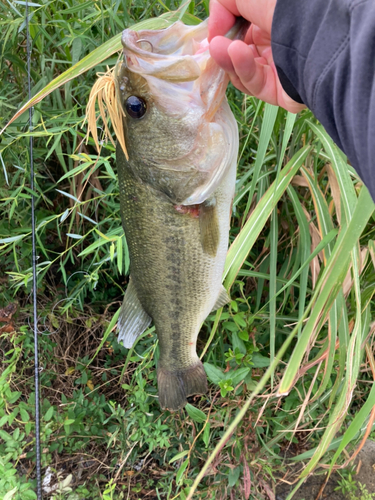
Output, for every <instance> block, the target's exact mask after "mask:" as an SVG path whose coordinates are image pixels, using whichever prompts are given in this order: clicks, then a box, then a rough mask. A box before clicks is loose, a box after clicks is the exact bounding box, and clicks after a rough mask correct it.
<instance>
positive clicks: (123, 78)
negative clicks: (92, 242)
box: [116, 22, 238, 410]
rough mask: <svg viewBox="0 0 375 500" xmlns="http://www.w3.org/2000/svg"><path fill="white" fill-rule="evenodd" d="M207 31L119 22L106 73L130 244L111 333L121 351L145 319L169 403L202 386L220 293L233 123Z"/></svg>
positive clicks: (162, 398)
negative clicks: (112, 73)
mask: <svg viewBox="0 0 375 500" xmlns="http://www.w3.org/2000/svg"><path fill="white" fill-rule="evenodd" d="M237 31H238V30H237ZM206 37H207V23H206V22H203V23H202V24H200V25H199V26H185V25H184V24H183V23H181V22H177V23H175V24H173V25H172V26H170V27H169V28H167V29H165V30H159V31H138V32H135V31H132V30H126V31H124V33H123V36H122V44H123V47H124V62H123V63H122V64H121V65H120V67H119V70H118V71H117V74H116V92H117V98H118V101H119V102H120V105H121V106H122V108H123V110H124V116H125V117H124V131H125V132H124V133H125V143H126V146H127V149H128V153H129V157H128V159H126V156H125V154H124V151H123V149H122V147H121V146H120V144H119V142H118V143H117V148H116V159H117V166H118V176H119V186H120V207H121V217H122V222H123V227H124V231H125V235H126V239H127V242H128V246H129V253H130V280H129V284H128V287H127V290H126V293H125V297H124V302H123V305H122V308H121V311H120V316H119V321H118V332H119V334H118V338H119V341H122V342H123V344H124V346H125V347H128V348H130V347H131V346H132V345H133V344H134V342H135V340H136V339H137V337H138V336H139V335H140V334H142V333H143V332H144V331H145V330H146V328H147V327H148V326H149V325H150V323H151V322H152V321H153V322H154V324H155V328H156V333H157V336H158V339H159V347H160V357H159V360H158V367H157V379H158V391H159V402H160V405H161V407H162V408H168V409H170V410H177V409H179V408H182V407H183V406H184V405H185V404H186V403H187V399H186V398H187V396H190V395H193V394H203V393H205V392H206V391H207V379H206V374H205V371H204V368H203V365H202V363H201V361H200V359H199V358H198V356H197V352H196V342H197V337H198V333H199V330H200V328H201V324H202V322H203V321H204V320H205V318H206V317H207V316H208V314H210V312H211V311H213V310H215V309H217V308H219V307H221V306H223V305H224V304H225V303H227V302H228V301H229V297H228V295H227V292H226V290H225V289H224V287H223V286H222V274H223V269H224V262H225V257H226V252H227V247H228V234H229V223H230V215H231V206H232V202H233V196H234V187H235V179H236V160H237V151H238V130H237V124H236V121H235V119H234V116H233V114H232V112H231V110H230V108H229V106H228V103H227V101H226V97H225V90H226V87H227V84H228V77H227V75H226V74H225V72H224V71H223V70H221V69H220V68H219V67H218V66H217V65H216V63H215V62H214V60H213V59H212V58H211V57H210V55H209V51H208V44H207V41H206Z"/></svg>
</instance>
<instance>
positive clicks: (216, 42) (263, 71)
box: [208, 0, 306, 113]
mask: <svg viewBox="0 0 375 500" xmlns="http://www.w3.org/2000/svg"><path fill="white" fill-rule="evenodd" d="M275 6H276V0H211V1H210V17H209V20H208V41H209V42H210V54H211V56H212V57H213V58H214V59H215V61H216V62H217V63H218V64H219V66H221V67H222V68H223V69H224V70H225V71H227V73H228V74H229V76H230V79H231V81H232V83H233V85H234V86H235V87H237V88H238V89H239V90H241V91H242V92H245V93H246V94H249V95H253V96H255V97H257V98H259V99H261V100H263V101H265V102H268V103H270V104H274V105H276V106H281V107H282V108H285V109H286V110H288V111H291V112H292V113H298V112H299V111H301V110H302V109H304V108H305V107H306V106H304V105H303V104H300V103H298V102H295V101H293V99H291V98H290V97H289V96H288V94H287V93H286V92H285V90H284V89H283V87H282V85H281V83H280V80H279V77H278V74H277V70H276V67H275V64H274V62H273V57H272V48H271V28H272V19H273V14H274V11H275ZM238 16H242V17H244V18H245V19H247V20H248V21H250V22H251V25H250V28H249V30H248V32H247V34H246V36H245V39H244V41H241V40H234V41H232V40H228V39H227V38H225V37H224V36H223V35H225V33H227V32H228V31H229V29H230V28H231V27H232V26H233V25H234V23H235V20H236V17H238Z"/></svg>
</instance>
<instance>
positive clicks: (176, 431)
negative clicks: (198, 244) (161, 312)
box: [0, 0, 375, 500]
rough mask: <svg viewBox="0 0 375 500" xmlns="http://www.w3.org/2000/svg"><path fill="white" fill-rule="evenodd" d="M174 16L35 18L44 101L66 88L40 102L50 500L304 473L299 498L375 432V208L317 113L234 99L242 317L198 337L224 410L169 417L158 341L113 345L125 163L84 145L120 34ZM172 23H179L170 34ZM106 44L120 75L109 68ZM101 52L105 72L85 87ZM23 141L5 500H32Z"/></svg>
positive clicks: (5, 392) (8, 160)
mask: <svg viewBox="0 0 375 500" xmlns="http://www.w3.org/2000/svg"><path fill="white" fill-rule="evenodd" d="M21 7H22V6H21V5H17V6H15V5H14V4H13V3H12V7H11V8H10V9H9V8H8V7H6V8H5V6H4V5H3V4H1V5H0V23H1V25H2V27H3V30H2V32H1V35H0V46H1V54H2V56H1V57H2V63H3V64H2V65H1V69H0V72H1V74H0V81H1V83H0V85H1V92H0V95H1V96H2V97H1V99H0V116H2V117H3V120H4V121H3V123H2V124H1V126H4V125H5V123H6V122H7V121H8V119H10V118H11V116H12V115H13V114H14V112H15V111H16V109H17V108H18V107H19V106H20V103H22V102H25V100H26V94H25V92H26V89H25V54H24V50H23V48H24V44H25V40H24V34H23V33H24V32H23V29H21V30H19V28H20V27H21V26H22V23H23V14H24V12H23V11H22V10H21ZM177 7H178V5H177V4H174V3H173V2H167V3H165V4H161V3H158V4H155V3H146V4H145V3H144V2H143V3H142V2H135V3H134V2H133V3H131V4H130V3H128V2H119V1H113V2H110V3H108V4H104V3H103V4H100V3H90V4H88V3H87V2H84V1H81V0H79V1H78V2H77V1H76V2H73V1H72V0H66V1H57V2H49V3H48V2H42V3H41V4H40V7H33V8H32V17H31V34H32V38H33V59H32V71H33V72H32V76H33V81H34V87H33V95H38V92H39V91H41V89H43V88H45V87H46V85H48V84H49V83H50V82H51V81H53V79H54V78H56V77H57V78H60V79H61V80H60V84H61V81H63V82H64V83H63V84H62V86H59V85H57V86H55V87H53V88H54V89H53V90H52V91H51V92H49V91H50V90H51V89H52V87H49V88H47V90H48V91H47V90H46V91H45V92H44V93H45V94H48V95H46V97H45V98H44V99H43V100H40V101H39V102H36V104H35V111H34V118H33V120H34V130H33V132H32V134H33V136H34V141H35V149H34V158H35V167H36V185H35V192H36V201H37V203H36V204H37V212H36V214H37V245H38V256H39V258H38V261H37V270H38V307H39V311H40V316H41V317H40V319H39V323H38V327H39V330H40V332H41V334H40V357H41V367H42V372H41V374H40V376H41V386H42V394H41V398H42V399H41V414H42V422H41V424H42V449H43V453H42V461H43V462H42V466H43V473H44V475H45V474H46V473H47V471H48V470H49V471H50V472H51V473H52V474H53V476H52V480H51V481H50V486H51V487H53V486H56V489H55V490H53V491H50V492H49V493H46V495H47V496H48V495H49V496H50V497H55V498H70V500H73V499H74V500H75V499H79V498H99V497H100V496H102V497H103V498H114V499H121V498H129V499H138V498H142V499H143V498H158V499H164V498H165V499H169V500H172V499H173V498H175V499H177V498H180V499H182V500H186V498H188V497H189V495H193V491H194V488H195V486H194V483H196V485H197V486H198V487H197V489H196V490H195V493H194V498H202V499H209V498H216V499H221V498H231V497H232V498H236V499H238V498H245V499H249V498H252V499H267V498H272V490H273V488H274V486H275V484H276V483H277V481H278V480H280V478H282V477H284V473H285V470H286V469H285V464H284V460H285V456H293V457H294V459H295V460H297V461H301V462H302V463H303V464H305V468H304V472H303V473H302V479H303V477H304V476H305V475H308V474H309V473H310V472H311V471H312V470H314V468H316V467H323V468H326V469H327V468H328V469H330V468H335V467H341V466H342V465H345V463H344V459H343V458H342V454H341V455H340V453H341V452H342V450H343V449H345V452H346V453H348V454H349V456H350V454H351V453H353V448H354V447H355V446H356V445H357V444H358V443H359V442H360V439H362V438H363V436H366V435H367V434H368V433H369V432H371V430H372V428H373V410H372V409H373V406H374V404H375V394H374V392H375V391H374V390H373V380H374V377H375V369H374V367H375V360H374V355H373V352H374V348H373V346H374V324H373V319H372V318H373V307H374V300H373V294H374V289H375V287H374V278H375V271H374V264H375V245H374V232H375V224H374V222H375V220H374V216H373V205H371V203H372V202H371V201H370V199H369V197H368V196H367V195H366V191H365V190H364V188H363V186H362V184H361V182H360V180H359V179H358V177H357V176H356V174H355V172H354V171H353V170H352V168H351V167H350V165H348V163H347V161H346V159H345V158H344V156H343V155H342V153H341V152H340V151H339V150H338V149H337V148H336V147H335V146H334V145H333V143H332V141H331V140H330V139H329V138H328V136H327V135H326V133H325V132H324V130H323V129H322V128H321V127H320V126H319V125H318V124H317V122H316V121H315V119H314V118H313V117H312V115H311V113H310V112H308V111H305V112H303V113H301V114H300V115H298V116H297V117H296V116H294V115H290V114H288V113H286V112H285V111H283V110H280V109H277V108H275V107H273V106H270V105H264V104H263V103H260V102H258V101H257V100H256V99H254V98H253V97H248V96H243V95H242V94H241V93H240V92H238V91H237V90H236V89H234V88H232V87H231V88H230V89H229V91H228V98H229V102H230V105H231V107H232V109H233V112H234V113H235V115H236V118H237V120H238V123H239V126H240V139H241V146H240V154H239V163H238V180H237V188H236V196H235V200H234V210H233V217H232V229H231V234H230V243H231V247H230V250H229V253H228V259H227V263H226V270H225V278H224V283H225V285H226V286H227V288H228V289H230V293H231V297H232V302H231V303H230V304H229V305H228V306H227V307H226V308H224V310H220V311H218V312H216V313H215V314H212V315H211V316H209V317H208V319H207V321H206V322H205V324H204V326H203V329H202V332H201V336H200V344H199V345H198V348H199V351H200V353H201V355H202V358H203V361H204V363H205V369H206V371H207V374H208V378H209V380H210V392H209V394H208V395H207V396H206V397H203V398H192V399H191V400H190V404H189V405H188V406H187V407H186V408H185V409H184V410H182V411H181V412H178V413H174V414H171V413H170V412H168V411H164V412H162V411H161V410H160V408H159V405H158V402H157V398H156V395H157V387H156V378H155V363H156V361H157V358H158V347H157V344H156V343H155V334H154V331H153V329H149V330H148V331H147V332H146V333H145V334H144V336H143V337H142V339H141V341H140V342H139V343H138V344H137V345H136V346H135V348H134V349H131V350H127V349H125V348H124V347H123V346H121V345H119V344H118V343H117V341H116V338H115V335H114V333H113V329H114V326H115V323H116V315H117V314H118V308H119V306H120V305H121V302H122V298H123V294H124V291H125V289H126V286H127V283H128V276H127V273H128V268H129V255H128V250H127V243H126V240H125V238H124V235H123V231H122V227H121V221H120V218H119V197H118V185H117V176H116V165H115V158H114V147H113V144H112V143H110V142H109V143H103V144H102V146H101V152H100V156H99V157H98V156H97V152H96V150H95V141H93V140H92V139H89V140H88V142H87V144H85V142H84V137H85V134H86V130H85V129H82V125H83V122H84V117H85V106H86V103H87V102H88V98H89V93H90V90H91V89H92V88H93V85H94V83H95V80H96V74H97V73H98V72H99V73H106V71H107V66H109V67H113V66H114V65H115V64H116V62H117V59H118V58H117V54H116V50H115V48H116V47H119V45H116V44H119V40H118V34H119V33H120V32H121V31H122V30H123V29H125V28H126V27H128V26H129V25H131V24H133V23H134V22H139V21H142V22H149V21H148V19H149V18H151V17H154V16H158V15H160V14H162V13H163V12H164V11H165V10H168V9H169V10H171V11H172V10H174V9H176V8H177ZM207 9H208V6H207V2H204V3H200V4H197V5H195V4H194V2H192V3H190V5H189V8H188V10H187V11H186V13H185V16H187V17H186V18H185V19H187V20H190V21H191V22H195V18H194V17H193V13H195V14H197V15H198V16H200V17H201V18H203V17H205V16H206V15H207ZM167 15H168V16H169V17H164V21H163V22H164V23H165V22H166V21H165V19H171V18H172V17H173V16H174V14H168V13H167ZM111 37H115V38H114V39H113V40H112V38H111ZM116 37H117V38H116ZM104 43H107V44H109V45H111V46H112V48H113V52H112V53H111V55H110V56H108V52H106V51H105V50H103V52H102V53H101V52H100V51H101V50H102V44H104ZM106 47H108V45H107V46H106ZM94 50H97V52H95V61H94V63H93V62H92V61H91V62H90V63H88V62H87V60H86V62H82V63H80V64H81V66H80V67H79V68H78V69H77V68H76V69H75V70H74V71H72V67H73V66H74V64H76V63H78V61H80V60H82V59H83V58H84V57H85V56H88V55H90V54H92V53H93V51H94ZM98 54H99V55H98ZM100 54H102V55H101V56H100ZM104 54H106V55H104ZM84 70H86V72H85V73H83V71H84ZM66 71H68V72H69V71H70V73H68V74H66V73H64V72H66ZM74 72H76V75H77V76H76V78H75V79H70V77H71V76H72V73H74ZM40 75H42V76H40ZM64 75H65V76H64ZM109 80H111V77H109ZM102 81H104V80H102ZM109 85H112V84H111V83H110V81H109ZM92 109H93V108H92ZM90 116H91V118H90V122H91V123H92V124H93V125H92V127H94V129H95V125H94V124H95V123H96V122H95V119H94V118H95V117H94V116H93V114H92V113H91V115H90ZM27 130H28V129H27V123H26V115H25V114H24V115H21V116H19V117H18V118H17V119H16V120H15V121H14V122H13V123H12V125H10V126H9V127H8V128H7V129H6V130H5V132H4V133H3V134H2V135H1V143H0V154H1V168H0V206H1V211H2V214H3V217H2V218H1V221H0V256H1V259H0V310H1V314H0V321H1V322H0V335H1V337H0V348H1V353H2V355H1V375H0V437H1V442H0V497H5V498H6V495H8V497H7V500H9V499H11V498H14V499H21V498H22V499H27V498H30V499H32V498H36V497H35V493H34V489H35V454H34V453H35V452H34V447H33V446H34V440H35V436H34V432H35V428H34V420H35V415H34V400H35V394H34V393H33V380H32V376H33V344H32V335H31V328H30V324H29V318H30V315H31V304H30V290H31V258H32V256H31V241H30V185H29V157H28V152H27V151H28V150H27V145H28V138H29V132H28V131H27ZM102 139H103V137H102V136H100V134H99V135H98V138H97V140H98V141H101V140H102ZM13 304H15V305H13ZM280 359H281V361H280ZM281 395H283V397H281ZM215 449H216V451H214V450H215ZM68 478H69V481H68ZM64 481H65V483H64Z"/></svg>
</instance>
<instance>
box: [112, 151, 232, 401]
mask: <svg viewBox="0 0 375 500" xmlns="http://www.w3.org/2000/svg"><path fill="white" fill-rule="evenodd" d="M116 154H117V165H118V175H119V187H120V207H121V217H122V221H123V227H124V231H125V235H126V239H127V243H128V247H129V254H130V278H131V282H132V288H133V293H134V295H135V296H136V297H133V299H134V300H133V301H135V302H137V303H138V301H139V303H140V306H139V308H140V309H143V312H144V313H145V315H146V316H147V317H149V318H152V320H153V322H154V324H155V328H156V333H157V336H158V340H159V347H160V358H159V361H158V388H159V401H160V404H161V406H162V407H167V408H169V409H171V410H176V409H178V408H181V407H183V406H184V405H185V404H186V397H187V396H189V395H192V394H196V393H204V392H206V390H207V381H206V375H205V372H204V369H203V366H202V364H201V362H200V360H199V358H198V356H197V353H196V341H197V336H198V333H199V330H200V327H201V324H202V322H203V321H204V320H205V318H206V317H207V316H208V314H209V313H210V312H211V311H212V309H213V308H214V306H215V303H216V302H217V299H218V296H219V294H220V291H221V289H222V284H221V282H222V274H223V269H224V262H225V257H226V252H227V247H228V234H229V223H230V213H231V205H232V201H233V193H234V184H235V175H236V165H235V164H234V165H233V168H231V169H230V170H229V171H228V174H227V175H226V177H225V178H224V179H223V182H222V183H221V185H220V186H219V187H218V188H217V190H216V191H215V193H214V198H215V202H216V206H215V210H216V211H217V213H216V215H217V218H218V224H219V242H218V246H217V251H216V255H215V256H212V255H209V254H208V253H206V252H205V251H204V249H203V247H202V243H201V237H200V231H201V229H200V224H199V217H198V215H197V211H196V210H194V209H193V208H192V209H189V208H188V209H187V213H186V211H181V210H179V209H178V207H176V206H175V205H173V203H172V202H171V201H170V200H169V199H168V198H167V196H166V195H165V194H163V193H161V192H159V191H157V190H156V189H154V188H153V187H152V186H151V185H150V184H146V183H144V182H143V181H141V180H139V179H137V178H136V177H135V176H134V175H133V173H132V169H131V163H128V162H127V161H126V159H125V156H124V154H123V152H122V150H121V147H119V146H118V147H117V153H116ZM130 162H131V160H130ZM125 299H126V296H125ZM125 305H126V304H125V301H124V307H125ZM145 324H146V323H145ZM146 327H147V324H146ZM144 329H145V328H143V330H144ZM138 333H142V331H139V332H138Z"/></svg>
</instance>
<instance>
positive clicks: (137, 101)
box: [125, 95, 147, 118]
mask: <svg viewBox="0 0 375 500" xmlns="http://www.w3.org/2000/svg"><path fill="white" fill-rule="evenodd" d="M125 109H126V112H127V113H128V115H129V116H130V117H131V118H142V117H143V116H144V114H145V113H146V110H147V106H146V103H145V101H144V100H143V99H142V98H141V97H137V96H135V95H131V96H130V97H128V98H127V99H126V102H125Z"/></svg>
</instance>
